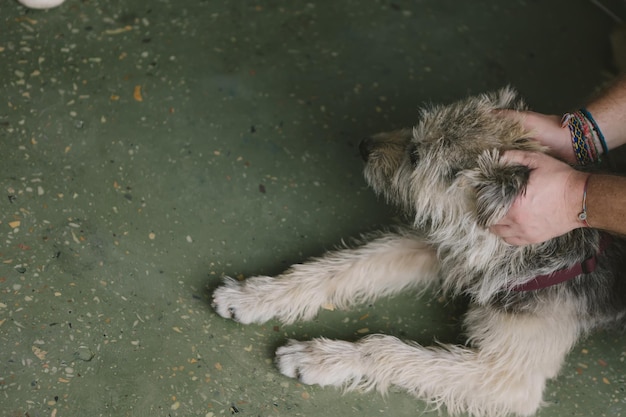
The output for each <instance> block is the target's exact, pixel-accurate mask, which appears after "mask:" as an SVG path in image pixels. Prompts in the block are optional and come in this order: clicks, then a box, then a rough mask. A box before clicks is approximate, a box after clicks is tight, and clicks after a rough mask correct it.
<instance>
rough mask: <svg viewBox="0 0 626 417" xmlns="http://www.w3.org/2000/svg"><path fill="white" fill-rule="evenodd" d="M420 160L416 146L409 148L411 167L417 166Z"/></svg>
mask: <svg viewBox="0 0 626 417" xmlns="http://www.w3.org/2000/svg"><path fill="white" fill-rule="evenodd" d="M419 159H420V156H419V153H418V152H417V148H416V147H415V146H411V148H409V160H410V161H411V165H412V166H413V167H415V166H417V163H418V162H419Z"/></svg>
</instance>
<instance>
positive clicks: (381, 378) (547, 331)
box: [213, 88, 626, 416]
mask: <svg viewBox="0 0 626 417" xmlns="http://www.w3.org/2000/svg"><path fill="white" fill-rule="evenodd" d="M523 108H524V105H523V103H522V102H521V101H520V100H519V99H517V98H516V94H515V92H514V91H512V90H511V89H508V88H507V89H503V90H501V91H499V92H498V93H495V94H487V95H481V96H477V97H471V98H468V99H466V100H463V101H460V102H458V103H455V104H452V105H450V106H445V107H438V106H433V107H430V108H428V109H425V110H423V111H422V113H421V120H420V122H419V123H418V125H417V126H416V127H415V128H414V129H413V130H410V129H407V130H400V131H396V132H392V133H386V134H379V135H376V136H374V137H373V138H371V139H367V140H365V141H364V142H363V143H362V144H361V152H362V154H363V157H364V159H365V160H366V168H365V177H366V179H367V181H368V182H369V184H370V185H371V186H372V187H373V188H374V190H375V191H376V192H377V193H379V194H382V195H384V196H385V197H386V199H387V200H389V201H390V202H392V203H395V204H397V205H399V206H400V207H401V208H402V209H403V210H404V211H405V212H406V213H407V214H408V215H409V216H411V218H412V220H413V224H412V225H411V227H407V228H406V229H402V230H400V231H397V232H395V233H388V232H385V233H380V234H378V235H375V236H370V237H368V239H367V240H365V241H364V242H362V245H361V246H359V247H356V248H346V249H343V250H338V251H336V252H333V253H329V254H327V255H325V256H324V257H322V258H320V259H314V260H312V261H310V262H308V263H305V264H298V265H294V266H293V267H292V268H291V269H289V270H288V271H286V272H285V273H283V274H282V275H280V276H277V277H275V278H270V277H254V278H249V279H247V280H245V281H244V282H238V281H235V280H233V279H230V278H227V279H226V281H225V283H224V285H223V286H221V287H219V288H218V289H217V290H216V291H215V293H214V300H213V301H214V307H215V309H216V311H217V312H218V313H219V314H220V315H221V316H223V317H226V318H232V319H234V320H237V321H239V322H241V323H253V322H257V323H260V322H264V321H267V320H270V319H272V318H277V319H279V320H281V321H282V322H284V323H292V322H294V321H295V320H307V319H311V318H313V317H314V316H315V314H316V313H317V312H318V310H319V309H320V308H321V307H323V306H325V305H334V306H337V307H347V306H349V305H350V304H352V303H355V302H364V301H371V300H373V299H376V298H378V297H381V296H386V295H391V294H394V293H398V292H401V291H405V290H407V289H415V288H425V287H427V286H435V285H437V286H439V288H441V289H442V290H443V291H445V292H446V293H448V294H452V295H460V294H464V295H466V296H468V297H469V299H470V307H469V311H468V312H467V314H466V316H465V318H464V328H465V330H466V332H467V336H468V339H467V343H466V344H465V345H444V344H439V345H435V346H431V347H423V346H420V345H418V344H415V343H409V344H407V343H404V342H402V341H400V340H398V339H397V338H395V337H391V336H385V335H372V336H368V337H365V338H364V339H362V340H360V341H358V342H357V343H349V342H345V341H335V340H328V339H324V338H320V339H314V340H312V341H305V342H300V341H294V340H291V341H289V342H288V343H287V345H286V346H283V347H281V348H279V349H278V350H277V351H276V356H277V358H276V360H277V364H278V368H279V369H280V371H281V372H282V373H283V374H285V375H287V376H290V377H296V378H298V379H300V381H302V382H303V383H306V384H320V385H334V386H341V387H347V388H357V387H358V388H364V389H370V388H376V389H378V390H379V391H382V392H384V391H385V390H387V388H388V387H389V386H390V385H392V384H393V385H397V386H400V387H403V388H404V389H406V390H407V391H409V392H411V393H413V394H415V395H416V396H418V397H419V398H422V399H424V400H427V401H429V402H430V403H431V404H433V405H435V406H437V407H438V406H443V405H445V406H446V407H447V409H448V411H449V412H451V413H460V412H468V413H470V414H473V415H476V416H501V415H503V414H506V413H512V414H517V415H522V416H527V415H531V414H533V413H535V412H536V411H537V409H538V407H539V406H540V405H541V403H542V392H543V390H544V386H545V383H546V380H547V379H549V378H553V377H555V376H556V375H557V373H558V372H559V368H560V367H561V364H562V363H563V361H564V358H565V356H566V354H567V353H568V352H569V351H570V349H571V348H572V347H573V346H574V344H575V343H576V342H577V340H578V339H579V338H580V337H582V336H584V335H585V334H587V333H588V332H589V331H591V330H593V329H596V328H598V327H604V326H606V325H609V324H617V325H618V326H621V327H624V323H625V321H626V320H625V312H626V288H625V287H626V280H625V279H624V278H623V277H620V276H618V273H621V272H623V271H624V266H625V265H624V263H625V261H624V259H626V253H625V252H626V245H625V243H624V241H623V240H621V239H619V238H617V237H614V239H613V242H612V244H611V245H610V247H609V248H608V249H606V250H605V251H603V252H602V254H601V255H599V258H598V261H599V263H598V267H597V268H596V270H595V271H594V272H593V273H590V274H585V275H580V276H578V277H576V278H574V279H572V280H570V281H567V282H564V283H561V284H558V285H554V286H551V287H547V288H544V289H540V290H536V291H532V292H520V291H515V290H514V287H516V286H518V285H521V284H524V283H526V282H529V281H531V280H533V278H534V277H536V276H538V275H542V274H548V273H550V272H553V271H557V270H560V269H563V268H567V267H569V266H571V265H573V264H575V263H578V262H582V261H583V260H585V259H586V258H588V257H590V256H592V255H594V254H595V253H596V252H597V251H598V250H599V245H600V243H599V241H600V232H599V231H597V230H593V229H586V228H581V229H577V230H574V231H572V232H570V233H568V234H566V235H564V236H561V237H558V238H556V239H552V240H550V241H548V242H545V243H542V244H538V245H530V246H525V247H514V246H509V245H507V244H506V243H504V242H503V241H502V240H500V239H499V238H498V237H496V236H494V235H492V234H491V233H490V232H489V231H488V230H487V227H488V226H489V225H491V224H494V223H495V222H496V221H497V220H498V219H500V218H501V217H502V216H503V215H504V214H505V213H506V211H507V210H508V208H509V207H510V205H511V204H512V202H513V200H514V199H515V197H516V196H517V195H518V194H519V193H521V192H523V191H524V187H525V185H526V182H527V180H528V176H529V169H528V168H527V167H525V166H519V165H509V164H507V163H504V162H501V161H500V154H501V152H503V151H506V150H509V149H521V150H529V151H538V152H543V151H545V150H546V149H544V148H542V147H541V146H540V145H538V143H537V142H534V141H532V140H531V139H529V138H530V134H529V133H530V132H525V131H523V129H522V127H521V125H520V124H519V123H517V122H516V121H514V120H512V119H511V118H508V117H502V115H499V114H497V110H498V109H516V110H522V109H523Z"/></svg>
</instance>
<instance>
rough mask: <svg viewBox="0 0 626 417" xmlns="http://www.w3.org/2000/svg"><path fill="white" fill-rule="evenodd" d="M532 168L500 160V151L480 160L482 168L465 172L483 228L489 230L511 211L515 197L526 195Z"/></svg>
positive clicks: (489, 153)
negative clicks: (473, 193) (488, 228)
mask: <svg viewBox="0 0 626 417" xmlns="http://www.w3.org/2000/svg"><path fill="white" fill-rule="evenodd" d="M530 171H531V170H530V168H528V167H527V166H525V165H512V164H507V163H506V162H501V161H500V152H499V151H497V150H495V149H494V150H492V151H485V152H483V153H482V154H481V155H480V156H479V157H478V167H477V168H475V169H472V170H467V171H464V172H463V176H464V177H466V178H467V179H468V180H469V185H470V187H471V188H472V189H473V190H474V192H475V201H476V218H477V222H478V224H479V225H480V226H483V227H489V226H492V225H494V224H496V223H497V222H498V220H500V219H501V218H502V217H504V215H505V214H506V213H507V212H508V211H509V208H511V205H512V204H513V202H514V201H515V198H516V197H517V196H518V195H520V194H523V193H524V192H526V184H528V177H529V176H530Z"/></svg>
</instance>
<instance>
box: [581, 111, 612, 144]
mask: <svg viewBox="0 0 626 417" xmlns="http://www.w3.org/2000/svg"><path fill="white" fill-rule="evenodd" d="M580 112H581V113H582V114H583V116H585V118H586V119H587V120H588V121H589V123H591V126H592V127H593V130H594V132H595V133H596V135H597V136H598V139H599V140H600V145H601V146H602V150H603V151H604V154H605V155H607V154H608V153H609V147H608V146H607V145H606V140H605V139H604V135H603V134H602V131H601V130H600V127H599V126H598V124H597V123H596V121H595V119H594V118H593V117H592V116H591V113H589V110H587V109H586V108H584V107H582V108H581V109H580Z"/></svg>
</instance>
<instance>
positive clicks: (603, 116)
mask: <svg viewBox="0 0 626 417" xmlns="http://www.w3.org/2000/svg"><path fill="white" fill-rule="evenodd" d="M587 110H589V112H590V113H591V115H592V116H593V118H594V119H595V121H596V122H597V124H598V126H599V127H600V130H601V131H602V133H603V135H604V139H605V140H606V144H607V146H608V148H609V149H613V148H617V147H618V146H620V145H623V144H624V143H626V77H621V78H619V79H618V80H616V81H615V83H614V84H613V85H611V87H610V88H608V89H607V90H606V91H605V92H603V93H602V94H600V95H599V96H598V97H597V98H595V99H593V100H592V101H591V102H590V103H589V104H588V105H587Z"/></svg>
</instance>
